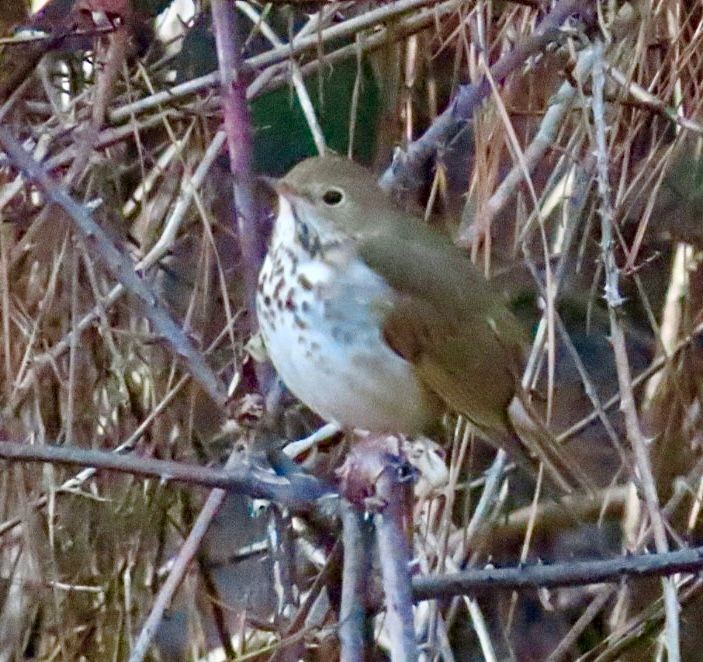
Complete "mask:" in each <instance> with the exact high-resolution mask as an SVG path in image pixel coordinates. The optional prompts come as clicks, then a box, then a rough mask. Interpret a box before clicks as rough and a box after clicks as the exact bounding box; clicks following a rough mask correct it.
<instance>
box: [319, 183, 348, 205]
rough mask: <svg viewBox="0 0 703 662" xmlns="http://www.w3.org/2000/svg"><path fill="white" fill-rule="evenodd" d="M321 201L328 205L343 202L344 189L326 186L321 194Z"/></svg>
mask: <svg viewBox="0 0 703 662" xmlns="http://www.w3.org/2000/svg"><path fill="white" fill-rule="evenodd" d="M322 202H324V203H325V204H326V205H327V206H328V207H337V206H338V205H341V204H342V202H344V191H342V190H341V189H338V188H328V189H327V190H326V191H325V192H324V193H323V194H322Z"/></svg>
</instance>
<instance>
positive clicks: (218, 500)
mask: <svg viewBox="0 0 703 662" xmlns="http://www.w3.org/2000/svg"><path fill="white" fill-rule="evenodd" d="M239 462H240V458H239V453H238V452H237V451H236V450H234V451H232V454H231V455H230V456H229V458H228V460H227V463H226V464H225V470H234V469H236V468H237V466H238V465H239ZM226 496H227V491H226V490H223V489H215V490H213V491H212V492H210V494H209V496H208V498H207V501H205V505H204V506H203V509H202V510H201V511H200V512H199V513H198V517H197V518H196V520H195V523H194V524H193V528H192V529H191V530H190V533H189V534H188V537H187V538H186V540H185V541H184V542H183V544H182V545H181V547H180V549H179V550H178V555H177V556H176V558H175V560H174V562H173V566H172V567H171V572H170V573H169V575H168V577H167V578H166V581H165V582H164V584H163V586H162V587H161V589H160V590H159V593H158V595H157V596H156V599H155V600H154V604H153V605H152V607H151V611H150V612H149V616H148V618H147V619H146V621H145V622H144V625H143V626H142V629H141V632H140V633H139V637H138V639H137V641H136V642H135V644H134V647H133V648H132V651H131V653H130V656H129V662H141V660H143V659H144V658H145V657H146V654H147V651H148V650H149V646H150V645H151V642H152V641H153V640H154V637H155V636H156V632H157V630H158V628H159V625H160V624H161V620H162V619H163V616H164V613H165V611H166V609H167V608H168V606H169V605H170V604H171V602H172V600H173V597H174V595H175V594H176V591H177V590H178V587H179V586H180V585H181V582H182V581H183V578H184V577H185V574H186V572H187V571H188V568H189V567H190V564H191V563H192V561H193V559H194V558H195V555H196V554H197V553H198V550H199V549H200V544H201V542H202V540H203V538H204V537H205V534H206V533H207V530H208V528H209V527H210V523H211V522H212V519H213V517H215V515H216V514H217V511H218V510H219V509H220V506H221V505H222V502H223V501H224V500H225V497H226Z"/></svg>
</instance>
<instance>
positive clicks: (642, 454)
mask: <svg viewBox="0 0 703 662" xmlns="http://www.w3.org/2000/svg"><path fill="white" fill-rule="evenodd" d="M594 53H595V55H596V57H595V59H594V62H593V121H594V125H595V142H596V145H595V146H596V180H597V182H598V194H599V196H600V214H601V253H602V260H603V268H604V272H605V285H604V292H603V295H604V297H605V300H606V303H607V304H608V316H609V318H610V341H611V344H612V346H613V354H614V356H615V367H616V372H617V377H618V387H619V390H620V410H621V411H622V413H623V416H624V419H625V430H626V432H627V438H628V441H629V442H630V445H631V446H632V451H633V454H634V456H635V466H636V467H637V472H638V474H639V479H640V484H641V487H642V492H643V496H644V502H645V504H646V506H647V511H648V513H649V518H650V522H651V524H652V532H653V536H654V544H655V547H656V549H657V551H658V552H659V553H664V552H667V551H668V549H669V543H668V540H667V537H666V527H665V524H664V518H663V517H662V513H661V509H660V507H659V495H658V494H657V488H656V483H655V480H654V474H653V473H652V465H651V463H650V460H649V451H648V450H647V441H646V439H645V438H644V434H643V432H642V429H641V427H640V422H639V416H638V414H637V406H636V404H635V397H634V393H633V389H632V374H631V371H630V362H629V359H628V356H627V347H626V345H625V333H624V331H623V329H622V324H621V323H620V319H619V309H620V307H621V306H622V304H623V302H624V300H623V298H622V297H621V295H620V291H619V284H618V279H619V272H618V268H617V265H616V263H615V253H614V250H613V245H614V241H613V216H614V214H613V209H612V205H611V201H610V186H609V181H608V148H607V141H606V135H605V134H606V128H605V109H604V95H603V92H604V87H605V74H604V65H603V44H602V42H601V41H596V43H595V45H594ZM662 583H663V589H664V605H665V610H666V649H667V653H668V659H669V660H670V661H671V662H676V661H678V660H680V659H681V652H680V649H679V604H678V600H677V597H676V584H675V582H674V581H673V580H672V579H663V580H662Z"/></svg>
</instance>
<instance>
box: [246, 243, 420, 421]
mask: <svg viewBox="0 0 703 662" xmlns="http://www.w3.org/2000/svg"><path fill="white" fill-rule="evenodd" d="M302 255H303V254H301V253H296V259H295V260H294V261H293V262H291V260H290V259H285V260H279V259H278V258H274V257H272V256H271V255H270V254H269V256H267V258H266V261H265V263H264V266H263V268H262V270H261V275H260V291H259V295H258V297H257V311H258V316H259V324H260V327H261V332H262V335H263V337H264V341H265V343H266V346H267V349H268V352H269V355H270V357H271V361H272V362H273V365H274V366H275V368H276V370H277V371H278V373H279V375H280V377H281V379H282V380H283V382H284V383H285V384H286V386H287V387H288V388H289V389H290V390H291V392H292V393H293V394H295V395H296V396H297V397H298V398H299V399H300V400H302V401H303V402H304V403H305V404H306V405H307V406H308V407H310V408H311V409H312V410H313V411H315V412H316V413H318V414H319V415H320V416H321V417H322V418H324V419H325V420H327V421H331V422H336V423H338V424H340V425H342V426H345V427H356V428H362V429H366V430H371V431H376V432H407V433H411V432H416V431H418V430H420V429H421V428H422V427H423V426H424V425H425V424H426V423H427V422H428V421H429V420H431V418H432V417H433V415H434V412H433V407H432V405H431V404H430V399H429V397H428V395H427V393H426V391H425V390H424V389H423V387H422V386H421V385H420V384H419V383H418V381H417V379H416V377H415V375H414V373H413V371H412V369H411V366H410V364H409V363H408V362H407V361H405V360H404V359H402V358H401V357H399V356H398V355H397V354H395V353H394V352H393V351H392V350H391V349H390V348H389V347H388V346H387V345H386V343H385V342H384V340H383V338H382V336H381V330H380V328H381V319H380V316H381V314H382V312H381V311H379V310H378V306H377V305H374V302H375V301H377V300H378V299H379V298H380V297H382V296H383V295H384V294H387V291H388V285H387V284H386V283H385V282H384V281H383V280H382V279H381V278H380V277H379V276H378V275H377V274H375V273H374V272H373V271H371V270H370V269H369V268H368V267H366V266H365V265H363V264H360V263H359V264H357V263H355V264H354V266H350V265H347V266H346V268H345V269H344V270H343V271H342V273H343V274H344V278H343V279H342V278H339V277H335V275H336V274H338V273H339V272H338V271H337V270H336V269H334V270H333V269H331V268H330V267H328V266H327V265H325V264H322V263H320V262H318V261H316V262H314V263H313V262H310V261H304V260H301V256H302ZM288 257H290V254H288ZM283 263H287V264H288V266H287V267H285V266H284V267H282V264H283ZM291 265H294V266H291ZM282 269H285V270H286V273H287V274H288V278H287V279H286V283H290V282H293V283H294V286H293V287H289V286H288V285H287V284H286V285H282V284H281V277H282V275H283V272H282ZM291 269H292V270H293V273H292V275H291V274H290V272H289V270H291ZM283 313H287V314H285V315H284V314H283Z"/></svg>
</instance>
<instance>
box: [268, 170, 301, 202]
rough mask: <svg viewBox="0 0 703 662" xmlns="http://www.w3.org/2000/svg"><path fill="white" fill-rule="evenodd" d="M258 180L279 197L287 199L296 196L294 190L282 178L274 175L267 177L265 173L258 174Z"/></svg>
mask: <svg viewBox="0 0 703 662" xmlns="http://www.w3.org/2000/svg"><path fill="white" fill-rule="evenodd" d="M259 180H260V181H261V182H262V183H263V184H265V185H266V186H268V187H269V188H270V189H271V190H272V191H274V192H275V193H277V194H278V195H280V196H281V197H284V198H286V199H288V200H290V199H291V198H295V197H297V196H296V193H295V191H294V190H293V189H292V188H291V187H290V185H288V184H286V182H284V181H283V180H282V179H276V178H275V177H267V176H266V175H259Z"/></svg>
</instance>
